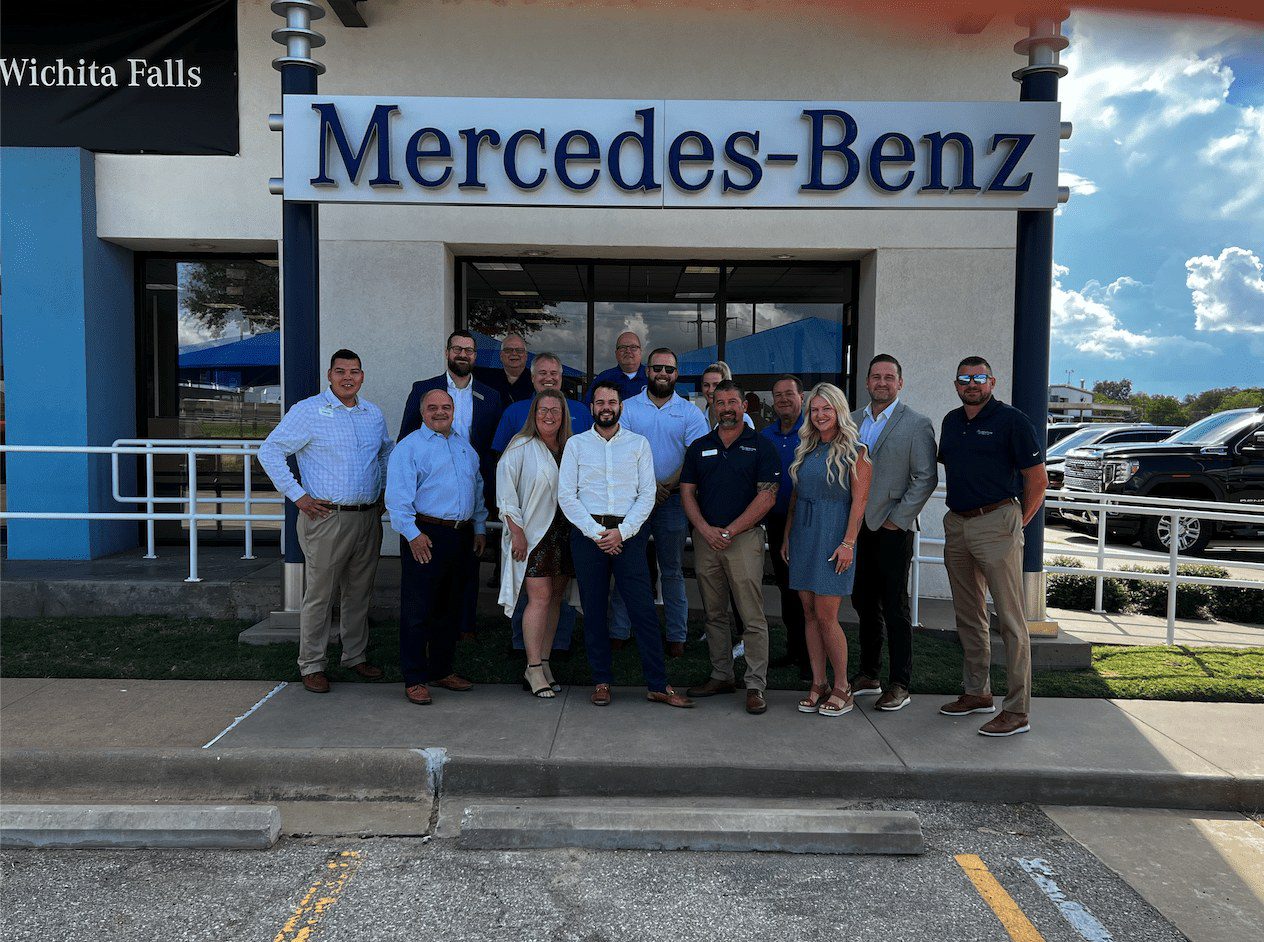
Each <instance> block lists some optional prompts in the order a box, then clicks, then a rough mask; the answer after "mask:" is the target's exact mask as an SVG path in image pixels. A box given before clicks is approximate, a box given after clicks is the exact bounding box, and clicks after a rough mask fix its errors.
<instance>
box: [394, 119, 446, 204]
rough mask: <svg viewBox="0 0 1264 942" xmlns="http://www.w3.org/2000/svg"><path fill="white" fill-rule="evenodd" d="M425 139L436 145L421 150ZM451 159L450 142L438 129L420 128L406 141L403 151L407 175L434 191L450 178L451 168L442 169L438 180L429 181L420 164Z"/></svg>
mask: <svg viewBox="0 0 1264 942" xmlns="http://www.w3.org/2000/svg"><path fill="white" fill-rule="evenodd" d="M427 137H433V138H434V139H435V142H436V143H435V146H434V147H433V148H431V149H429V150H423V149H422V147H421V142H422V141H424V140H425V139H426V138H427ZM451 159H452V142H451V141H449V140H448V136H447V135H446V134H444V133H443V132H442V131H440V130H439V129H438V128H422V129H421V130H420V131H418V132H417V133H416V134H414V135H413V136H412V137H410V138H409V139H408V147H407V148H405V150H404V164H405V166H406V167H407V168H408V175H409V176H410V177H412V178H413V179H414V180H416V181H417V182H418V183H419V184H420V185H421V186H424V187H426V188H427V189H435V188H437V187H441V186H443V185H444V184H445V183H447V182H448V180H449V178H450V177H451V176H452V168H451V167H444V168H443V173H441V174H439V179H437V180H431V179H430V178H429V177H427V176H426V175H425V173H424V172H423V170H422V165H421V162H422V161H423V160H443V161H450V160H451Z"/></svg>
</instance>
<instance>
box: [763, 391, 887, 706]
mask: <svg viewBox="0 0 1264 942" xmlns="http://www.w3.org/2000/svg"><path fill="white" fill-rule="evenodd" d="M806 399H807V404H808V405H807V412H808V414H807V421H806V422H804V423H803V427H802V428H801V429H800V430H799V446H798V448H796V449H795V452H794V461H793V462H792V463H791V465H790V478H791V479H792V480H793V481H794V493H793V494H792V495H791V497H790V510H789V512H788V513H787V519H786V537H785V541H784V542H783V543H782V544H781V556H782V558H783V559H785V561H786V562H787V563H788V564H789V567H790V588H791V589H794V590H795V591H797V592H798V593H799V599H800V601H801V602H802V603H803V615H804V621H805V622H806V632H805V633H806V639H807V648H808V659H809V661H811V664H812V689H811V690H809V691H808V695H807V696H806V697H804V698H803V699H802V700H800V701H799V711H800V712H801V713H818V714H820V715H821V716H842V715H843V714H844V713H848V712H850V711H851V709H852V706H853V705H854V704H853V701H852V694H851V685H850V684H849V683H848V682H847V636H846V635H844V634H843V628H842V626H841V625H840V624H839V623H838V607H839V605H840V604H841V603H842V601H843V596H844V595H851V590H852V583H853V582H854V581H855V578H856V569H855V562H856V536H857V535H858V534H859V533H860V525H861V523H862V522H863V521H864V519H865V501H866V500H867V499H868V497H869V481H870V478H871V476H872V471H873V467H872V465H870V463H869V456H868V454H867V452H866V449H865V446H864V445H863V444H861V442H860V432H859V430H858V429H857V428H856V423H855V422H853V421H852V419H851V407H850V406H849V405H848V404H847V397H846V396H845V395H844V394H843V391H842V390H841V389H839V388H838V387H837V386H834V385H832V384H830V383H820V384H818V385H817V386H816V387H815V388H814V389H813V390H812V391H811V392H810V393H808V395H807V397H806ZM827 660H828V661H829V664H830V665H831V666H832V667H833V668H834V685H833V687H831V686H830V684H829V681H828V679H827V677H826V673H825V668H826V661H827Z"/></svg>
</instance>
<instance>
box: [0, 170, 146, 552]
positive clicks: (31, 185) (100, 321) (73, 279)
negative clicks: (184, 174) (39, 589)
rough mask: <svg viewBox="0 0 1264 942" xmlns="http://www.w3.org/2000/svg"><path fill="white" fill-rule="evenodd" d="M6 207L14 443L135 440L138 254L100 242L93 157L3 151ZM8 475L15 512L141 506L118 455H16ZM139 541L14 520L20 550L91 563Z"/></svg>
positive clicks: (8, 387)
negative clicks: (120, 477) (128, 495)
mask: <svg viewBox="0 0 1264 942" xmlns="http://www.w3.org/2000/svg"><path fill="white" fill-rule="evenodd" d="M0 210H2V213H0V215H2V217H3V220H2V224H0V247H2V251H3V277H4V374H5V419H6V435H5V437H6V440H7V442H8V443H9V444H12V445H26V444H29V445H108V444H110V443H111V442H112V441H114V439H116V438H120V437H130V436H134V435H135V434H136V355H135V327H134V314H133V264H132V253H131V252H129V251H127V250H125V249H121V248H119V247H117V246H112V245H109V244H107V243H104V242H102V241H101V240H100V239H98V238H97V235H96V195H95V173H94V163H93V157H92V154H90V153H88V152H87V151H83V150H79V149H75V148H25V147H22V148H14V147H6V148H3V150H0ZM124 465H125V466H127V467H131V465H130V464H129V463H128V462H124ZM6 481H7V488H8V509H9V510H11V511H22V510H49V511H67V512H69V511H93V512H111V511H120V510H130V509H133V508H132V507H131V506H130V505H128V506H122V505H119V504H116V503H115V502H114V501H113V499H112V498H111V496H110V492H111V487H110V462H109V459H108V457H88V456H82V455H56V456H45V455H10V456H8V461H7V478H6ZM124 483H125V486H126V487H127V488H128V489H129V490H130V489H131V488H132V487H133V486H134V482H133V481H131V480H130V479H128V480H126V481H125V482H124ZM136 537H137V528H136V525H135V524H134V523H112V522H87V521H77V520H75V521H26V520H11V521H9V523H8V555H9V558H10V559H90V558H94V557H97V556H102V555H106V554H108V553H111V552H117V551H118V550H121V549H126V548H128V547H131V546H135V545H136Z"/></svg>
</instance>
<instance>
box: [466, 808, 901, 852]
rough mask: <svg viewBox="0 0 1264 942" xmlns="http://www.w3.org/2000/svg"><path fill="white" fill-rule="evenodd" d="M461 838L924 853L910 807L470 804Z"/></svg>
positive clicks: (479, 842) (472, 841)
mask: <svg viewBox="0 0 1264 942" xmlns="http://www.w3.org/2000/svg"><path fill="white" fill-rule="evenodd" d="M460 844H461V846H462V847H464V848H468V849H470V850H527V849H540V848H550V847H583V848H587V849H590V850H692V851H781V852H785V853H792V854H922V853H925V852H926V842H925V840H924V839H923V837H922V827H921V823H920V822H919V821H918V818H917V815H915V814H913V813H912V812H909V811H859V810H851V809H793V808H751V807H739V806H736V805H735V806H731V807H705V808H681V807H679V806H678V805H676V804H669V803H667V802H645V803H635V804H622V805H618V806H613V807H612V806H611V804H610V803H609V802H597V801H575V802H566V803H558V802H556V801H546V802H532V801H521V802H512V803H510V802H489V803H484V804H470V805H468V806H466V808H465V811H464V814H463V815H462V819H461V833H460Z"/></svg>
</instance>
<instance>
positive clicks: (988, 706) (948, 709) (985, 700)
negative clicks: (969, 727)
mask: <svg viewBox="0 0 1264 942" xmlns="http://www.w3.org/2000/svg"><path fill="white" fill-rule="evenodd" d="M939 712H940V713H942V714H943V715H944V716H966V715H967V714H970V713H995V712H996V707H995V706H993V705H992V698H991V697H990V696H987V697H980V696H977V695H976V694H972V693H963V694H962V695H961V696H959V697H958V698H957V699H956V700H953V701H952V703H945V704H944V705H943V706H941V707H940V708H939Z"/></svg>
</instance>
